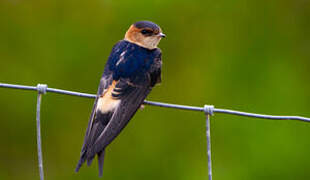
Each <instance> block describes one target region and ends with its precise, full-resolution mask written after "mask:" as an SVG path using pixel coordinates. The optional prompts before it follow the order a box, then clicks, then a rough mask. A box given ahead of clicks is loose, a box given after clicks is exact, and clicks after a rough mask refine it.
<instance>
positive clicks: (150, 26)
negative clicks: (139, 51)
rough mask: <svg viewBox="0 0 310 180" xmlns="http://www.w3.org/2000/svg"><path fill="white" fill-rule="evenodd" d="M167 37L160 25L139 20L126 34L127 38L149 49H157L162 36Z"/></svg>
mask: <svg viewBox="0 0 310 180" xmlns="http://www.w3.org/2000/svg"><path fill="white" fill-rule="evenodd" d="M163 37H166V35H165V34H163V33H162V31H161V29H160V27H159V26H158V25H157V24H155V23H153V22H150V21H138V22H136V23H134V24H133V25H131V26H130V27H129V29H128V30H127V32H126V34H125V40H126V41H129V42H131V43H134V44H137V45H139V46H142V47H144V48H147V49H155V48H157V45H158V43H159V41H160V40H161V38H163Z"/></svg>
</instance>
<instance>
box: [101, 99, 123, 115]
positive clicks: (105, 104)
mask: <svg viewBox="0 0 310 180" xmlns="http://www.w3.org/2000/svg"><path fill="white" fill-rule="evenodd" d="M120 102H121V100H120V99H113V98H112V96H111V95H110V96H109V97H107V96H103V97H101V98H99V99H98V103H97V110H100V111H101V113H107V112H111V111H113V110H114V109H115V108H117V106H118V105H119V103H120Z"/></svg>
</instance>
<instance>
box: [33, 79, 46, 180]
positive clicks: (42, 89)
mask: <svg viewBox="0 0 310 180" xmlns="http://www.w3.org/2000/svg"><path fill="white" fill-rule="evenodd" d="M46 88H47V86H46V85H41V84H38V86H37V90H38V97H37V112H36V124H37V151H38V164H39V173H40V180H44V171H43V156H42V143H41V122H40V111H41V101H42V94H45V92H46Z"/></svg>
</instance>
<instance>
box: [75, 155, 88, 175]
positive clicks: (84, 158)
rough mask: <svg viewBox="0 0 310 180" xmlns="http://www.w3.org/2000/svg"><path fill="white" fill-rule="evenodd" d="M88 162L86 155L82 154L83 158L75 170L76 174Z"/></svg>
mask: <svg viewBox="0 0 310 180" xmlns="http://www.w3.org/2000/svg"><path fill="white" fill-rule="evenodd" d="M85 161H86V154H82V155H81V158H80V160H79V162H78V164H77V166H76V168H75V172H79V170H80V168H81V167H82V165H83V163H84V162H85Z"/></svg>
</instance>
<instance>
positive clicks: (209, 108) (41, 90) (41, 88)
mask: <svg viewBox="0 0 310 180" xmlns="http://www.w3.org/2000/svg"><path fill="white" fill-rule="evenodd" d="M0 88H12V89H22V90H31V91H37V92H38V96H37V113H36V122H37V123H36V124H37V151H38V164H39V173H40V180H44V171H43V156H42V147H41V129H40V126H41V125H40V107H41V99H42V94H45V93H46V92H52V93H57V94H65V95H71V96H79V97H85V98H96V95H94V94H88V93H81V92H75V91H68V90H62V89H55V88H48V86H47V85H45V84H38V85H37V86H25V85H17V84H6V83H0ZM144 104H146V105H151V106H159V107H165V108H174V109H182V110H189V111H201V112H204V113H205V115H206V138H207V158H208V177H209V180H212V167H211V165H212V161H211V133H210V116H212V115H214V113H223V114H232V115H237V116H247V117H253V118H261V119H269V120H298V121H304V122H310V118H307V117H302V116H274V115H266V114H257V113H248V112H242V111H235V110H230V109H220V108H215V107H214V106H213V105H204V107H197V106H187V105H178V104H169V103H162V102H154V101H146V100H145V101H144Z"/></svg>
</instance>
